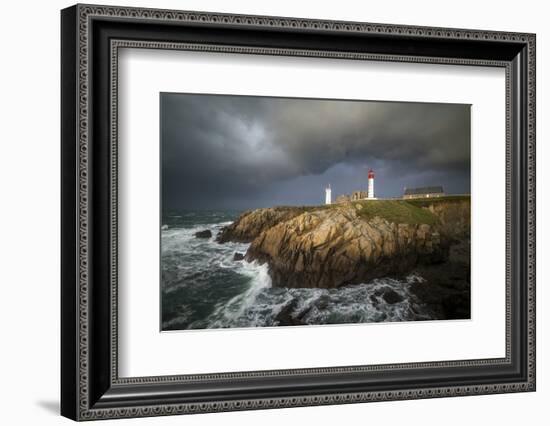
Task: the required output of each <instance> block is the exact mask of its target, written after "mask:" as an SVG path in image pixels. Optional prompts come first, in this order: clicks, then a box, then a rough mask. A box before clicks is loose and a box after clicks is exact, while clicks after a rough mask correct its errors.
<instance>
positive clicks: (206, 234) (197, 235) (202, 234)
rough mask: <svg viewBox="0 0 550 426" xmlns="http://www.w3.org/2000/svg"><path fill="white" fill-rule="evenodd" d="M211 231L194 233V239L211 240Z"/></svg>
mask: <svg viewBox="0 0 550 426" xmlns="http://www.w3.org/2000/svg"><path fill="white" fill-rule="evenodd" d="M211 237H212V231H210V230H209V229H205V230H204V231H198V232H195V238H211Z"/></svg>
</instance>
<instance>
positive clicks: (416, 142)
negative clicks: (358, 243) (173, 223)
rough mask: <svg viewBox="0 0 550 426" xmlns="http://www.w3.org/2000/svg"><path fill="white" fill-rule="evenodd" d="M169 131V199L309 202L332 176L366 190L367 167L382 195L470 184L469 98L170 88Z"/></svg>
mask: <svg viewBox="0 0 550 426" xmlns="http://www.w3.org/2000/svg"><path fill="white" fill-rule="evenodd" d="M161 137H162V149H163V155H162V168H163V201H164V204H165V206H167V207H180V208H197V207H200V208H220V207H232V206H234V207H238V206H247V207H254V206H256V205H258V204H262V203H267V202H268V201H269V200H274V199H275V198H277V197H279V198H277V199H276V200H274V201H281V202H284V201H285V196H284V194H281V189H282V188H286V189H287V191H286V193H287V194H289V198H288V203H294V204H300V203H303V204H305V203H308V202H310V201H313V200H317V198H312V196H311V192H312V191H314V192H315V193H316V195H315V197H318V195H319V193H320V192H321V191H322V190H323V187H324V185H326V183H329V182H327V180H329V179H333V180H335V181H336V182H338V184H339V185H340V186H341V187H342V188H341V192H342V191H348V192H350V191H352V190H354V189H360V188H357V183H356V182H357V181H358V180H361V179H362V177H361V173H362V170H363V169H364V168H365V166H366V165H368V166H370V167H373V168H375V170H376V171H377V172H378V173H377V188H378V190H377V192H378V194H380V195H385V196H397V195H400V191H401V190H402V187H403V186H414V185H422V184H426V185H431V184H441V185H444V186H447V187H452V188H456V190H457V191H460V192H469V185H470V180H469V175H470V108H469V106H467V105H455V104H421V103H393V102H354V101H323V100H306V99H287V98H264V97H245V96H214V95H189V94H162V95H161ZM346 167H347V169H349V170H350V171H351V172H350V173H351V174H352V175H354V176H355V175H356V177H355V178H354V179H355V181H356V182H355V183H354V182H351V183H350V184H349V188H344V186H346V181H345V178H343V177H342V176H343V175H342V176H340V175H341V174H342V170H344V169H345V168H346ZM382 177H385V179H381V178H382ZM434 180H436V181H434ZM294 184H295V185H294ZM289 185H290V187H289ZM301 192H303V194H302V196H301V195H300V193H301ZM291 194H293V195H291Z"/></svg>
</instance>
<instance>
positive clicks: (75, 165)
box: [62, 5, 535, 420]
mask: <svg viewBox="0 0 550 426" xmlns="http://www.w3.org/2000/svg"><path fill="white" fill-rule="evenodd" d="M62 19H63V20H64V21H63V22H62V38H63V40H62V53H63V55H64V59H63V70H64V71H63V72H64V74H65V76H69V77H71V76H72V77H71V78H67V82H65V81H64V83H63V84H64V87H63V91H62V100H63V102H62V103H63V122H64V123H65V121H66V119H67V120H68V121H71V119H72V122H71V123H67V124H63V126H64V127H63V129H62V130H63V140H62V144H63V150H64V153H63V155H66V157H63V159H62V162H63V168H64V169H63V177H64V180H65V178H67V179H71V178H72V179H73V182H72V183H63V188H62V189H63V191H64V192H63V197H62V198H63V211H64V214H65V215H66V217H69V216H70V215H73V216H74V223H72V225H69V224H65V223H64V225H63V227H64V234H63V235H62V245H64V247H65V248H62V258H63V271H64V278H63V282H62V292H63V296H62V322H63V324H62V356H63V357H64V359H63V360H62V364H63V365H62V370H63V371H62V414H64V415H66V416H67V417H70V418H73V419H75V420H93V419H105V418H115V417H117V418H122V417H141V416H160V415H172V414H186V413H206V412H217V411H230V410H248V409H263V408H281V407H293V406H309V405H326V404H345V403H355V402H367V401H384V400H402V399H416V398H435V397H444V396H462V395H476V394H489V393H505V392H518V391H533V390H535V36H534V35H533V34H521V33H511V32H495V31H478V30H463V29H447V28H427V27H411V26H402V25H385V24H369V23H358V22H337V21H324V20H309V19H294V18H280V17H267V16H246V15H229V14H217V13H202V12H186V11H169V10H156V9H138V8H126V7H104V6H92V5H77V6H74V7H72V8H69V9H66V10H64V11H63V12H62ZM94 20H104V21H109V22H111V23H112V22H136V23H140V24H143V25H146V24H171V25H172V26H173V25H182V26H185V25H192V26H195V27H197V26H198V27H200V26H205V27H212V26H223V27H224V28H232V27H233V28H253V29H260V30H262V29H265V30H268V29H276V30H281V31H286V30H289V31H292V32H305V33H307V32H308V31H315V32H317V33H325V34H331V33H333V34H360V35H378V36H381V37H389V38H391V37H401V38H403V37H405V36H406V37H410V38H413V39H415V40H430V39H436V40H444V41H445V40H447V41H449V42H451V41H455V42H461V41H467V42H480V43H485V44H487V43H489V44H490V43H507V45H511V46H512V45H517V46H518V48H522V49H524V50H525V54H524V55H523V58H525V59H523V60H524V61H526V64H524V66H525V69H526V75H525V78H524V80H523V81H519V82H516V81H513V78H512V74H513V73H514V72H516V71H514V70H515V68H514V67H517V66H518V65H517V64H514V62H513V61H512V60H500V59H499V60H493V59H490V60H486V59H472V58H460V57H438V56H412V55H411V56H408V55H396V54H390V53H388V54H385V53H359V52H357V53H355V52H341V51H334V50H333V51H327V50H323V51H321V50H315V49H294V48H276V47H273V48H272V47H261V48H259V47H248V46H242V45H241V46H231V45H216V44H212V43H182V42H175V41H169V40H164V41H158V42H154V41H146V40H139V39H135V40H132V39H128V38H124V39H111V40H110V45H109V60H110V63H109V64H108V70H109V73H110V77H109V82H108V86H107V89H108V90H109V91H110V94H109V99H110V104H109V107H110V111H109V117H110V126H109V140H110V150H109V156H110V169H109V176H110V177H109V188H110V190H109V191H110V193H109V203H108V204H109V205H105V208H106V209H107V210H108V214H109V230H110V238H109V242H108V247H104V251H106V252H109V261H110V265H109V277H110V279H109V287H110V288H109V290H110V292H109V299H108V300H107V303H108V304H110V305H109V310H108V311H109V318H108V321H107V320H106V321H107V322H106V323H105V324H107V327H106V329H105V330H104V332H103V331H102V332H101V333H100V336H103V335H104V336H106V339H107V341H108V346H109V347H110V352H109V356H108V359H109V363H108V366H105V360H104V359H103V361H102V362H98V363H97V364H94V363H93V362H92V361H91V357H92V356H96V355H93V354H94V353H95V350H96V349H95V347H94V339H95V340H96V341H97V340H102V339H103V337H97V336H98V335H97V334H95V333H97V332H95V331H94V330H92V328H94V327H97V325H96V324H97V323H96V321H97V319H96V318H97V316H98V315H97V314H95V313H94V312H93V311H92V306H91V300H92V297H91V295H90V292H91V290H92V287H93V284H92V281H91V276H92V273H91V270H92V268H93V265H92V263H93V262H94V258H93V256H92V252H93V250H94V249H93V247H92V240H93V238H92V231H93V229H92V226H91V224H92V222H93V217H92V215H93V214H94V212H95V211H96V207H95V205H94V204H92V202H91V200H93V191H92V187H93V186H94V181H93V177H92V175H93V174H94V170H93V169H92V168H91V164H92V163H91V161H90V158H91V151H92V147H91V145H90V144H91V140H92V138H93V137H94V136H93V134H92V132H91V123H90V116H91V111H92V108H93V102H92V97H93V93H92V90H91V87H92V84H91V68H92V63H91V62H92V60H91V58H92V51H91V50H92V49H94V47H93V46H92V39H93V35H92V22H93V21H94ZM122 47H126V48H128V47H129V48H149V49H151V48H154V49H177V50H196V51H215V52H226V53H236V54H262V55H294V56H313V57H326V58H337V59H356V60H378V61H381V60H383V61H397V62H423V63H441V64H456V65H478V66H493V67H503V68H505V69H506V115H507V116H506V124H507V128H506V138H507V141H506V147H507V151H506V163H507V164H506V171H507V181H506V198H507V201H506V203H507V211H506V228H507V229H506V241H507V247H506V253H507V254H506V258H507V259H506V357H505V358H502V359H482V360H461V361H450V362H432V363H415V364H393V365H375V366H359V367H358V366H356V367H327V368H322V369H301V370H274V371H261V372H243V373H221V374H216V375H195V376H163V377H137V378H119V377H118V351H117V346H118V326H117V304H118V300H117V274H118V272H117V256H118V253H117V229H118V222H117V220H118V219H117V207H116V206H117V202H118V187H117V167H116V165H117V156H118V152H117V140H118V133H117V113H118V98H117V91H118V49H119V48H122ZM522 84H523V85H524V86H525V87H524V88H523V89H521V90H523V91H524V93H525V94H524V98H523V99H522V100H521V102H522V103H523V104H522V105H519V106H517V105H514V104H513V102H512V98H513V97H514V96H517V92H518V90H520V89H518V87H517V86H518V85H519V86H521V85H522ZM74 99H76V102H74ZM514 108H523V110H524V113H522V115H524V117H522V120H523V121H522V123H524V125H525V128H526V129H525V135H526V137H524V138H523V139H524V140H523V139H522V150H523V151H522V155H523V156H524V158H523V160H524V162H523V164H522V166H521V167H523V168H524V181H522V182H520V183H519V185H520V186H519V187H518V188H519V189H518V188H516V189H517V190H519V191H520V192H521V194H522V199H523V200H524V203H525V205H524V206H523V207H524V210H522V211H523V212H524V216H525V219H524V223H523V224H522V225H524V226H525V241H524V243H525V244H524V245H523V243H522V245H521V246H515V247H512V239H513V236H514V235H515V234H514V229H513V226H518V224H517V223H516V222H515V221H513V218H512V213H511V212H512V208H513V205H512V195H513V194H512V190H513V185H514V181H513V180H512V177H511V176H512V174H513V171H514V167H517V166H514V164H515V163H514V161H513V160H514V155H517V153H516V152H512V138H513V137H514V134H515V133H517V132H518V131H519V130H518V129H515V128H513V127H512V115H513V110H514ZM523 110H522V111H523ZM71 126H72V127H71ZM73 154H74V155H73ZM94 167H95V166H94ZM522 170H523V169H522ZM96 203H97V201H96ZM518 244H519V243H518ZM517 250H524V251H525V265H524V267H525V274H524V276H525V277H526V282H524V283H522V285H523V286H524V287H522V288H523V290H524V293H523V294H524V295H525V300H524V306H523V308H524V309H525V312H524V313H525V315H524V319H525V324H524V327H525V329H524V330H523V332H524V340H525V357H526V360H525V364H524V365H522V366H521V367H522V368H523V370H524V371H523V372H522V378H523V379H522V380H518V381H509V382H507V381H501V382H499V383H497V382H494V383H483V384H473V385H447V386H434V387H425V388H416V387H410V388H409V387H406V386H405V387H401V388H399V389H396V390H378V391H358V392H336V393H334V392H332V393H317V394H311V395H299V396H295V395H292V396H280V395H278V396H273V397H267V398H231V399H225V400H224V399H223V398H220V399H218V400H215V401H202V402H194V401H183V402H180V401H176V402H174V401H167V400H166V401H164V402H157V403H154V404H153V403H148V402H147V401H145V402H143V403H137V404H134V403H130V402H128V401H130V400H131V399H126V400H125V399H124V398H122V399H120V401H122V402H120V401H118V400H116V398H117V397H119V395H118V394H117V392H118V391H119V390H120V389H124V388H125V386H155V385H162V384H164V385H169V384H172V383H184V382H201V381H205V382H216V381H220V380H228V379H246V378H267V377H296V378H298V377H304V375H311V374H316V375H321V376H323V375H325V376H326V375H328V376H330V375H331V374H342V373H358V372H372V371H386V370H387V371H391V370H400V369H415V368H416V369H419V368H424V369H425V368H434V369H436V368H448V367H474V366H475V367H482V366H488V365H502V366H505V365H511V364H512V359H511V357H512V348H511V345H512V343H511V342H512V337H513V336H512V333H513V330H514V327H516V331H517V324H516V325H515V324H514V322H513V321H514V318H513V312H512V293H513V291H512V290H513V289H512V280H513V278H514V277H513V271H512V261H511V259H512V257H513V256H514V253H515V251H517ZM516 278H517V277H516ZM520 278H521V277H520ZM102 300H103V299H102ZM523 308H522V309H523ZM105 371H106V372H105ZM95 375H98V376H101V378H100V379H99V381H98V382H97V383H95V382H94V384H93V385H91V383H92V379H93V378H94V377H95ZM122 393H123V392H122ZM105 395H107V396H108V397H107V398H105ZM109 395H114V396H112V397H111V396H109ZM113 401H114V402H113ZM117 401H118V402H117ZM125 401H126V402H125Z"/></svg>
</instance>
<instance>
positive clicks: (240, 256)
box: [233, 252, 244, 262]
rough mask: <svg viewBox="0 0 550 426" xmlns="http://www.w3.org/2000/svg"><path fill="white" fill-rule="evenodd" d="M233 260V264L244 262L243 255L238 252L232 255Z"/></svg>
mask: <svg viewBox="0 0 550 426" xmlns="http://www.w3.org/2000/svg"><path fill="white" fill-rule="evenodd" d="M233 260H234V261H235V262H238V261H240V260H244V254H242V253H239V252H235V254H234V255H233Z"/></svg>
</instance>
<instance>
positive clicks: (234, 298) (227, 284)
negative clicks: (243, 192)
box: [161, 212, 430, 330]
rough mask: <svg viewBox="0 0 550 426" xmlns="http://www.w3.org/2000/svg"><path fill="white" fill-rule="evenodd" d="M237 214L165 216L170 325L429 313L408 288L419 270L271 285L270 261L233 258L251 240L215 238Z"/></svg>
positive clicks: (165, 314) (165, 306) (165, 317)
mask: <svg viewBox="0 0 550 426" xmlns="http://www.w3.org/2000/svg"><path fill="white" fill-rule="evenodd" d="M235 217H236V213H235V212H182V213H178V214H175V215H172V216H171V217H169V216H168V217H165V218H164V221H163V222H164V223H163V225H167V226H166V227H165V228H164V229H162V230H161V264H162V283H161V286H162V329H163V330H182V329H204V328H227V327H266V326H278V325H289V324H290V323H292V324H304V325H308V324H311V325H319V324H349V323H363V322H380V321H410V320H421V319H429V318H430V317H429V315H428V314H427V313H426V311H425V307H424V306H422V304H421V303H419V302H418V301H417V300H416V298H415V297H414V295H413V294H411V293H410V291H409V288H410V286H411V285H412V284H413V283H417V282H419V281H421V280H422V278H420V277H418V276H415V275H410V276H409V277H407V278H406V279H404V280H396V279H392V278H382V279H376V280H373V281H371V282H368V283H364V284H358V285H353V286H345V287H340V288H334V289H319V288H292V289H286V288H284V287H283V288H274V287H272V286H271V279H270V277H269V271H268V266H267V264H263V265H260V264H258V263H257V262H247V261H245V260H240V261H235V260H234V256H235V253H241V254H244V253H246V250H247V249H248V246H249V244H244V243H232V242H228V243H224V244H219V243H218V242H216V241H215V237H216V235H217V234H218V233H219V232H220V230H221V229H222V228H223V226H226V225H227V224H229V223H231V220H232V219H234V218H235ZM203 230H210V231H211V232H212V237H211V238H207V239H200V238H195V236H194V234H195V233H196V232H198V231H203ZM289 319H290V320H291V322H289Z"/></svg>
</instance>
